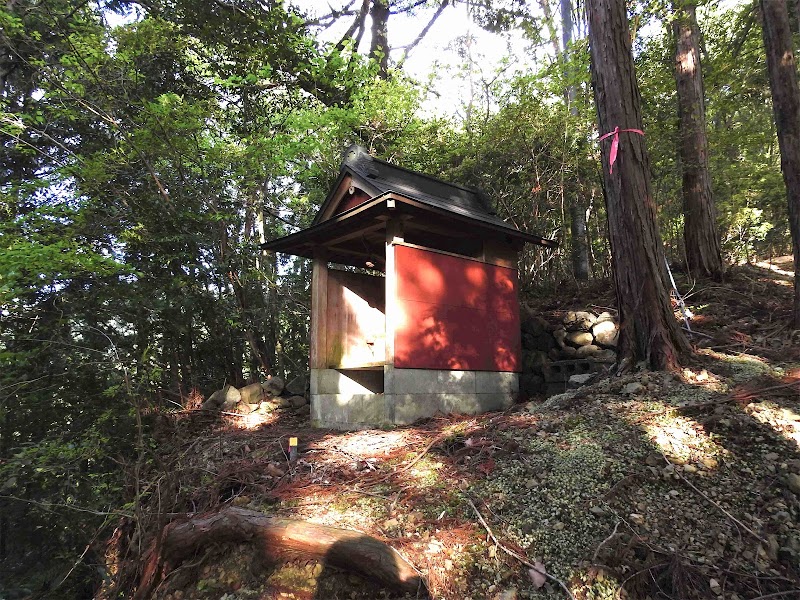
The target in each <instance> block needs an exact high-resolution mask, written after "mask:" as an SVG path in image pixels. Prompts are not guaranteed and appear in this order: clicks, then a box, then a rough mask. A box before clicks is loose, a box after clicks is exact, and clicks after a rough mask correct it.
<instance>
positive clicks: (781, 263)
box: [755, 261, 794, 285]
mask: <svg viewBox="0 0 800 600" xmlns="http://www.w3.org/2000/svg"><path fill="white" fill-rule="evenodd" d="M776 263H777V264H776ZM755 265H756V266H757V267H761V268H762V269H769V270H770V271H773V272H774V273H777V274H778V275H785V276H786V277H794V271H787V270H786V269H781V268H780V267H783V266H787V265H786V263H785V261H774V262H771V263H770V262H766V261H761V262H757V263H755ZM788 266H789V267H791V264H789V265H788ZM773 283H778V282H777V281H773ZM780 283H782V284H783V283H785V284H787V285H791V282H789V281H785V282H784V281H781V282H780Z"/></svg>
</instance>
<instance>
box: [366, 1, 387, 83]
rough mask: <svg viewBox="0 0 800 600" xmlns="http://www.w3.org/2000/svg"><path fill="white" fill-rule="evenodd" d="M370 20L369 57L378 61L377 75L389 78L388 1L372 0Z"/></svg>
mask: <svg viewBox="0 0 800 600" xmlns="http://www.w3.org/2000/svg"><path fill="white" fill-rule="evenodd" d="M369 16H370V18H371V19H372V41H371V42H370V48H369V56H370V58H374V59H375V60H376V61H378V75H379V76H380V77H382V78H383V79H386V78H387V77H388V76H389V0H372V6H371V7H370V9H369Z"/></svg>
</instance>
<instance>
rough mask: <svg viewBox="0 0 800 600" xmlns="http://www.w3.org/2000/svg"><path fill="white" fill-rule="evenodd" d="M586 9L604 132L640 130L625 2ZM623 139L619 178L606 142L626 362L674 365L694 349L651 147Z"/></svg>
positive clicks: (606, 1) (608, 0) (598, 2)
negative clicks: (675, 305) (681, 310)
mask: <svg viewBox="0 0 800 600" xmlns="http://www.w3.org/2000/svg"><path fill="white" fill-rule="evenodd" d="M586 9H587V15H588V19H589V45H590V48H591V68H592V84H593V87H594V97H595V104H596V105H597V118H598V125H599V129H600V132H601V133H603V134H605V133H607V132H611V131H614V130H615V128H617V127H618V128H619V129H629V128H634V129H641V128H642V115H641V111H640V106H639V105H640V97H639V88H638V87H637V85H636V75H635V73H634V67H633V57H632V55H631V37H630V28H629V24H628V18H627V14H626V6H625V0H587V2H586ZM618 135H619V152H618V159H617V161H616V163H615V164H614V165H613V173H612V172H611V168H610V167H611V164H610V162H611V161H610V156H611V152H610V150H609V147H610V146H611V145H612V143H613V136H612V137H609V138H607V139H606V140H605V141H603V142H602V145H603V152H602V155H603V163H604V165H603V181H604V184H605V185H604V187H605V196H606V210H607V214H608V231H609V240H610V244H611V256H612V264H613V267H614V284H615V287H616V292H617V305H618V307H619V314H620V322H621V327H620V343H619V351H620V359H621V361H626V362H630V361H631V360H635V361H638V360H646V361H647V362H648V363H649V365H650V366H651V367H652V368H655V369H664V368H675V367H676V366H677V365H678V363H679V360H680V357H681V355H682V354H684V353H686V352H688V351H689V344H688V342H687V341H686V338H685V337H684V336H683V334H682V333H681V330H680V327H679V325H678V321H677V320H676V319H675V315H674V314H673V312H672V309H671V306H670V300H669V291H668V289H669V288H668V287H667V281H666V273H665V270H664V247H663V245H662V243H661V236H660V235H659V233H658V227H657V225H656V207H655V203H654V202H653V197H652V192H651V186H650V165H649V159H648V156H647V150H646V147H645V142H644V139H643V137H642V136H641V135H638V134H636V133H634V132H625V131H621V132H620V133H619V134H618ZM621 366H624V364H623V363H621Z"/></svg>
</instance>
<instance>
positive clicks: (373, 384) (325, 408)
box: [311, 367, 519, 430]
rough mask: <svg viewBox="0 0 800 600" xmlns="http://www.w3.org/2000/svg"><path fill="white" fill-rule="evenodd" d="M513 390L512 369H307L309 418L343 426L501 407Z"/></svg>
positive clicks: (512, 397)
mask: <svg viewBox="0 0 800 600" xmlns="http://www.w3.org/2000/svg"><path fill="white" fill-rule="evenodd" d="M518 393H519V374H518V373H507V372H494V371H445V370H435V369H395V368H394V367H384V368H383V370H382V371H380V370H377V371H376V370H367V369H363V370H360V369H342V370H337V369H312V371H311V421H312V424H313V425H315V426H317V427H330V428H334V429H344V430H352V429H365V428H372V427H391V426H395V425H408V424H410V423H413V422H414V421H417V420H419V419H424V418H428V417H432V416H434V415H436V414H449V413H457V414H479V413H483V412H487V411H491V410H503V409H505V408H508V407H509V406H511V405H512V404H513V403H514V401H515V399H516V398H517V395H518Z"/></svg>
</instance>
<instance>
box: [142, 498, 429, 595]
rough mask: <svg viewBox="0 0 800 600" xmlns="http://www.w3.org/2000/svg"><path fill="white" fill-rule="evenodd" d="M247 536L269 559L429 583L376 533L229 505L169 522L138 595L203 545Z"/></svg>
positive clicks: (405, 585)
mask: <svg viewBox="0 0 800 600" xmlns="http://www.w3.org/2000/svg"><path fill="white" fill-rule="evenodd" d="M243 542H249V543H251V544H253V546H254V549H256V550H257V551H260V552H261V553H262V556H263V557H264V558H265V559H268V560H286V559H293V558H305V559H312V560H323V561H324V562H325V564H327V565H330V566H332V567H337V568H340V569H345V570H349V571H353V572H355V573H358V574H360V575H363V576H365V577H367V578H369V579H372V580H377V581H378V582H380V583H382V584H383V585H385V586H387V587H389V588H392V589H394V590H397V591H400V592H410V593H415V592H424V591H425V589H426V588H425V582H424V581H423V580H422V577H421V576H420V575H419V573H418V572H417V571H416V570H415V569H414V567H412V566H411V565H410V564H409V563H408V562H406V561H405V560H404V559H403V558H402V557H401V556H400V555H399V554H398V553H397V552H395V551H394V550H392V548H391V547H390V546H388V545H386V544H384V543H383V542H381V541H378V540H376V539H375V538H373V537H370V536H368V535H365V534H363V533H358V532H357V531H350V530H347V529H338V528H335V527H326V526H324V525H315V524H313V523H307V522H305V521H297V520H293V519H281V518H277V517H268V516H266V515H264V514H262V513H260V512H257V511H254V510H248V509H245V508H239V507H235V506H229V507H226V508H223V509H222V510H220V511H218V512H215V513H210V514H203V515H197V516H195V517H192V518H190V519H186V520H184V521H175V522H172V523H170V524H169V525H167V526H166V527H165V528H164V530H163V532H162V535H161V537H160V539H159V541H158V543H156V544H154V545H153V546H152V547H151V548H150V550H149V551H148V553H147V554H146V556H145V561H144V569H143V571H142V577H141V580H140V584H139V587H138V589H137V590H136V594H135V595H134V600H145V599H146V598H149V597H150V595H151V594H152V592H153V590H155V589H156V588H157V586H158V584H159V583H160V582H161V581H162V580H163V578H164V577H165V576H166V575H167V574H168V573H169V572H170V571H171V570H173V569H175V568H176V567H177V566H178V565H180V563H181V562H182V561H184V560H185V559H186V558H188V557H190V556H192V555H194V554H195V553H196V552H197V551H198V550H199V549H201V548H207V547H209V546H211V545H213V544H221V543H243Z"/></svg>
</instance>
